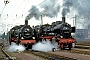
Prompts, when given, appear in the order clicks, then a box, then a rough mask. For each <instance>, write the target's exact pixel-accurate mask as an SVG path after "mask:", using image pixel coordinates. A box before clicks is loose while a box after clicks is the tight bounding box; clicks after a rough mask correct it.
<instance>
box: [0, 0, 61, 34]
mask: <svg viewBox="0 0 90 60" xmlns="http://www.w3.org/2000/svg"><path fill="white" fill-rule="evenodd" d="M8 1H9V3H8V4H6V6H5V3H4V0H0V14H1V17H0V33H3V32H4V31H7V30H9V29H10V28H11V27H13V26H15V25H20V24H24V20H25V17H26V16H27V15H28V13H29V12H28V11H29V9H30V8H31V6H32V5H34V6H37V7H39V4H40V3H42V2H43V1H44V0H38V1H36V0H32V1H30V0H8ZM59 2H61V0H60V1H59ZM61 3H62V2H61ZM22 15H23V16H22ZM60 19H61V16H59V18H55V17H54V18H48V17H44V18H43V23H44V24H45V23H51V22H52V21H56V20H60ZM40 23H41V22H40V19H39V20H36V19H35V18H32V19H30V20H29V24H30V25H31V26H33V25H38V24H40Z"/></svg>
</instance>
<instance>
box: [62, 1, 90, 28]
mask: <svg viewBox="0 0 90 60" xmlns="http://www.w3.org/2000/svg"><path fill="white" fill-rule="evenodd" d="M89 2H90V0H63V5H62V8H63V9H62V13H61V14H62V16H66V15H67V13H70V15H73V16H75V15H77V16H76V20H77V21H76V23H77V25H81V27H80V26H79V27H78V26H77V28H87V26H88V25H89V24H90V20H89V18H90V17H89V16H90V7H89V6H90V3H89ZM74 13H75V14H74ZM70 18H71V17H70Z"/></svg>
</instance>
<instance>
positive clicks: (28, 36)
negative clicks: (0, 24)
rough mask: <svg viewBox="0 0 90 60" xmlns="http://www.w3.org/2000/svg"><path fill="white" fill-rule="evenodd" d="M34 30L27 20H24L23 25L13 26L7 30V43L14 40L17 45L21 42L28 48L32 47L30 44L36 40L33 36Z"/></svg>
mask: <svg viewBox="0 0 90 60" xmlns="http://www.w3.org/2000/svg"><path fill="white" fill-rule="evenodd" d="M33 33H34V30H33V29H32V28H31V27H30V25H28V21H27V20H25V25H20V26H15V27H13V28H12V29H10V31H9V32H8V40H9V43H10V44H11V42H15V43H16V44H17V45H19V44H22V45H24V46H25V47H26V49H28V48H32V45H33V44H34V43H35V42H36V40H35V37H34V34H33Z"/></svg>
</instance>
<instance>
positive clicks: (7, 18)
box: [0, 0, 90, 33]
mask: <svg viewBox="0 0 90 60" xmlns="http://www.w3.org/2000/svg"><path fill="white" fill-rule="evenodd" d="M8 1H9V3H8V4H6V5H5V3H4V0H0V14H1V16H0V33H3V32H7V31H9V30H10V29H11V28H12V27H13V26H16V25H21V24H24V21H25V19H27V18H28V16H29V19H28V21H29V24H30V26H33V25H34V26H35V25H38V24H39V25H40V24H41V19H40V15H41V14H42V15H43V24H45V23H49V24H51V23H52V22H54V21H61V18H62V16H65V17H66V22H68V23H69V24H71V26H73V25H75V23H74V24H73V21H74V20H75V16H76V19H77V26H76V27H77V28H86V26H88V24H89V21H90V20H89V16H90V15H89V14H90V12H89V10H90V8H89V7H88V6H89V2H90V0H83V1H82V0H79V1H78V0H38V1H36V0H8ZM52 6H53V7H52ZM33 8H34V9H33ZM53 12H54V13H53ZM30 15H32V17H31V16H30ZM78 26H79V27H78Z"/></svg>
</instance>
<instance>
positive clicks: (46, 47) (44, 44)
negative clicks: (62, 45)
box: [32, 40, 58, 52]
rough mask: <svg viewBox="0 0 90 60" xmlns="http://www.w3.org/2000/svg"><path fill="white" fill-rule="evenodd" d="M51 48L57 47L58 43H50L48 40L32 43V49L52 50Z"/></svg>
mask: <svg viewBox="0 0 90 60" xmlns="http://www.w3.org/2000/svg"><path fill="white" fill-rule="evenodd" d="M52 48H56V49H58V43H53V44H52V43H51V42H50V41H49V40H46V41H42V42H38V43H36V44H35V45H33V47H32V49H33V50H39V51H44V52H47V51H52Z"/></svg>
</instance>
